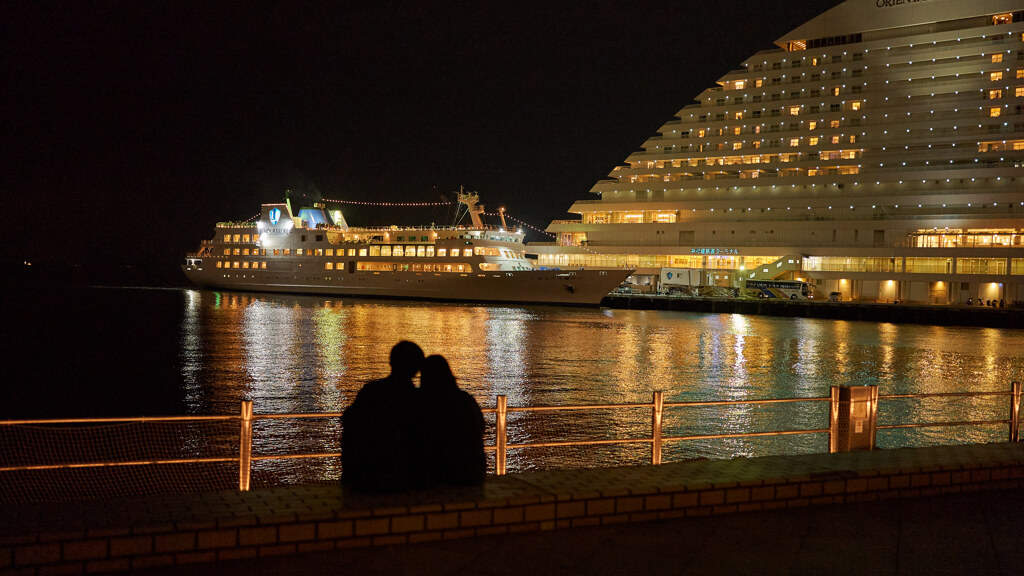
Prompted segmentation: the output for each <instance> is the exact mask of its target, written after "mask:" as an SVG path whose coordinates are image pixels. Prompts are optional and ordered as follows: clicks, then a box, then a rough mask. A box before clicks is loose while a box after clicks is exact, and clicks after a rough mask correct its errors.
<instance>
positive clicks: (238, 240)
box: [234, 234, 242, 242]
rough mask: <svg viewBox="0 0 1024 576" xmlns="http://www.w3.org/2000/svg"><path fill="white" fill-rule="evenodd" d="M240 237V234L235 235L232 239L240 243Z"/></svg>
mask: <svg viewBox="0 0 1024 576" xmlns="http://www.w3.org/2000/svg"><path fill="white" fill-rule="evenodd" d="M241 237H242V235H241V234H235V236H234V238H235V242H240V241H241V240H240V238H241Z"/></svg>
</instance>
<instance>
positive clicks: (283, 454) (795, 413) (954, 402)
mask: <svg viewBox="0 0 1024 576" xmlns="http://www.w3.org/2000/svg"><path fill="white" fill-rule="evenodd" d="M868 388H870V387H868ZM838 390H839V389H838V388H836V389H833V394H832V397H831V398H793V399H773V400H735V401H711V402H706V401H705V402H663V401H662V396H661V394H662V393H661V392H655V394H654V398H653V400H652V402H651V403H643V404H621V405H592V406H588V405H577V406H548V407H543V406H541V407H507V406H506V405H505V398H504V397H498V398H497V401H496V402H495V407H494V408H486V409H484V412H485V420H486V422H487V428H486V432H485V439H484V441H485V446H486V447H487V457H488V466H489V469H490V470H491V471H493V472H495V473H497V474H504V473H506V472H526V471H532V470H547V469H578V468H596V467H608V466H629V465H642V464H652V463H653V464H659V463H662V462H678V461H686V460H697V459H711V458H734V457H748V456H762V455H769V454H803V453H815V452H826V451H830V450H831V451H842V450H844V448H843V446H846V447H847V448H845V449H851V447H852V446H854V444H853V442H852V440H851V437H853V436H855V435H857V434H862V433H870V435H871V436H870V445H869V449H870V448H874V447H875V445H876V444H875V436H874V434H875V430H876V429H878V430H879V431H880V435H879V438H878V442H877V446H879V447H883V448H895V447H900V446H923V445H935V444H949V443H984V442H992V441H1000V440H1005V439H1006V429H1007V425H1009V429H1010V435H1009V438H1010V440H1011V441H1019V425H1020V396H1021V392H1020V384H1019V383H1016V382H1015V383H1013V385H1012V387H1011V391H1010V392H983V393H957V394H920V395H891V396H879V395H878V394H877V390H875V391H874V392H872V394H870V395H867V396H864V397H865V398H868V399H869V400H867V402H869V403H871V405H870V406H867V408H865V407H864V406H863V405H862V404H863V402H861V403H860V404H858V403H857V402H854V401H852V400H840V398H839V394H838ZM1007 396H1009V398H1010V414H1009V417H1006V397H1007ZM879 400H884V401H885V402H884V403H881V405H882V408H881V409H879V406H878V405H879V404H880V403H879ZM247 404H248V412H247V411H246V405H247ZM860 413H863V414H865V415H866V416H865V418H867V419H868V420H867V422H866V426H867V428H866V429H864V430H862V429H861V428H862V427H861V425H860V424H857V423H856V421H857V415H858V414H860ZM247 414H248V416H247ZM876 414H877V420H876ZM340 416H341V414H340V413H316V414H262V415H261V414H255V415H254V414H252V406H251V403H243V409H242V412H241V413H240V415H233V416H205V417H168V418H137V419H131V418H124V419H105V420H53V421H39V420H37V421H20V422H19V421H6V422H0V503H4V504H9V503H14V504H24V503H33V502H45V501H62V500H82V499H91V498H109V497H119V496H133V495H142V494H160V493H172V494H173V493H187V492H209V491H217V490H237V489H241V490H247V489H249V488H250V487H254V488H263V487H273V486H282V485H298V484H315V483H333V482H337V481H338V480H339V479H340V478H341V474H342V470H341V462H340V460H341V459H340V457H339V456H340V453H341V432H342V430H341V421H340ZM939 429H943V430H946V433H944V434H943V433H940V432H937V430H939ZM949 430H954V431H955V432H954V433H955V438H956V442H950V434H949V432H948V431H949Z"/></svg>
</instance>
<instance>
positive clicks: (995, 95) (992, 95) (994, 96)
mask: <svg viewBox="0 0 1024 576" xmlns="http://www.w3.org/2000/svg"><path fill="white" fill-rule="evenodd" d="M1002 97H1003V91H1002V90H989V91H988V99H989V100H999V99H1000V98H1002Z"/></svg>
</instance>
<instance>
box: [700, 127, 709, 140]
mask: <svg viewBox="0 0 1024 576" xmlns="http://www.w3.org/2000/svg"><path fill="white" fill-rule="evenodd" d="M707 133H708V131H707V130H705V129H703V128H701V129H700V130H697V136H699V137H701V138H703V137H704V135H705V134H707Z"/></svg>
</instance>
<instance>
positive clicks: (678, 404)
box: [663, 397, 832, 408]
mask: <svg viewBox="0 0 1024 576" xmlns="http://www.w3.org/2000/svg"><path fill="white" fill-rule="evenodd" d="M830 400H832V399H831V398H817V397H815V398H774V399H771V400H708V401H698V402H665V404H663V406H664V407H665V408H668V407H670V406H671V407H680V408H685V407H687V406H728V405H734V404H787V403H792V402H828V401H830Z"/></svg>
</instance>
